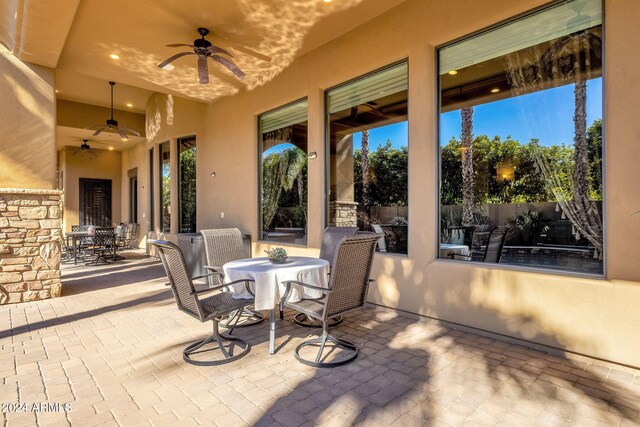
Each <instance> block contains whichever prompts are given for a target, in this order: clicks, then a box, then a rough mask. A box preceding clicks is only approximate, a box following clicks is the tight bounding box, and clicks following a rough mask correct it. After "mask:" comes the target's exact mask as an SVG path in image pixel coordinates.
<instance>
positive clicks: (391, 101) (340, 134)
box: [326, 62, 409, 254]
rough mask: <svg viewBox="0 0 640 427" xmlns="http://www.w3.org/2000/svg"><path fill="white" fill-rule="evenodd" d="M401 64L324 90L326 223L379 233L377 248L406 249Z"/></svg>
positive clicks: (406, 148) (404, 67)
mask: <svg viewBox="0 0 640 427" xmlns="http://www.w3.org/2000/svg"><path fill="white" fill-rule="evenodd" d="M407 68H408V66H407V63H406V62H403V63H400V64H397V65H394V66H391V67H387V68H385V69H383V70H380V71H377V72H374V73H372V74H369V75H367V76H365V77H362V78H360V79H357V80H354V81H352V82H349V83H347V84H345V85H341V86H339V87H336V88H334V89H330V90H329V91H327V94H326V98H327V100H326V102H327V109H328V113H329V117H328V120H327V125H328V130H327V135H328V141H327V144H328V150H327V152H328V154H329V185H328V190H329V195H328V200H329V209H328V212H329V225H331V226H339V227H344V226H358V228H359V229H360V230H362V231H375V232H378V233H383V234H384V235H385V237H384V239H381V241H380V242H379V243H378V250H379V251H381V252H391V253H401V254H406V253H407V247H408V236H409V233H408V225H409V223H408V206H409V205H408V180H407V179H408V175H407V166H408V160H409V144H408V121H407V120H408V106H407V91H408V80H407Z"/></svg>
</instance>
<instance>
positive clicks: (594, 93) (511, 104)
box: [263, 78, 602, 156]
mask: <svg viewBox="0 0 640 427" xmlns="http://www.w3.org/2000/svg"><path fill="white" fill-rule="evenodd" d="M573 112H574V101H573V85H572V84H570V85H564V86H560V87H557V88H553V89H548V90H544V91H539V92H534V93H530V94H527V95H522V96H518V97H514V98H507V99H503V100H501V101H496V102H491V103H489V104H481V105H478V106H476V107H475V108H474V112H473V134H474V135H476V136H478V135H487V136H489V138H493V137H494V136H496V135H499V136H500V137H501V138H502V139H503V140H504V139H506V138H507V136H511V138H512V139H515V140H517V141H520V142H521V143H527V142H529V140H531V138H537V139H539V140H540V144H541V145H547V146H548V145H554V144H556V145H560V144H562V143H564V144H573ZM599 118H602V78H597V79H592V80H589V82H588V83H587V126H589V125H591V123H592V122H593V121H594V120H596V119H599ZM408 126H409V125H408V122H406V121H405V122H400V123H395V124H392V125H388V126H384V127H381V128H377V129H371V130H370V131H369V146H370V149H371V150H372V151H373V150H375V149H376V148H377V147H378V146H381V145H384V144H385V143H386V142H387V140H390V141H391V145H393V146H394V147H396V148H399V147H402V146H406V145H407V144H408V138H409V131H408ZM460 130H461V129H460V110H455V111H451V112H448V113H444V114H442V115H441V116H440V144H441V145H444V144H447V142H449V140H450V139H451V137H455V138H460ZM291 146H292V145H291V144H284V145H282V144H281V145H278V146H276V147H272V148H270V149H268V150H267V151H266V152H265V153H264V154H263V155H264V156H267V155H269V154H271V153H273V152H276V151H282V150H283V149H285V148H289V147H291ZM361 147H362V133H361V132H357V133H355V134H354V135H353V149H354V150H357V149H360V148H361Z"/></svg>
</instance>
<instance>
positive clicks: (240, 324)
mask: <svg viewBox="0 0 640 427" xmlns="http://www.w3.org/2000/svg"><path fill="white" fill-rule="evenodd" d="M263 320H264V314H262V313H260V312H258V311H255V310H250V309H248V308H246V307H245V308H243V309H241V310H238V311H236V312H235V313H232V314H231V315H230V316H229V318H228V319H227V321H226V322H224V323H222V326H223V327H225V328H227V329H235V328H245V327H247V326H253V325H257V324H258V323H260V322H262V321H263Z"/></svg>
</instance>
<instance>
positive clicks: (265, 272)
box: [222, 256, 329, 310]
mask: <svg viewBox="0 0 640 427" xmlns="http://www.w3.org/2000/svg"><path fill="white" fill-rule="evenodd" d="M222 268H223V270H224V275H225V281H227V282H232V281H234V280H242V279H253V280H255V285H252V289H254V292H255V294H256V296H255V298H256V300H255V308H256V310H271V309H273V308H274V307H276V306H277V304H278V302H280V296H281V295H282V294H283V293H284V290H285V286H284V285H283V284H282V282H284V281H287V280H298V281H300V282H305V283H309V284H311V285H315V286H323V287H327V286H328V283H327V272H328V271H329V263H328V262H327V261H325V260H323V259H319V258H310V257H298V256H290V257H289V258H288V259H287V261H286V262H285V263H284V264H273V263H271V262H269V260H268V259H267V258H249V259H241V260H237V261H231V262H228V263H226V264H225V265H224V266H223V267H222ZM303 296H306V297H309V298H318V297H320V296H322V293H321V292H319V291H313V290H302V288H301V287H299V286H297V287H294V289H293V290H292V292H291V295H290V296H289V301H300V299H302V297H303ZM234 298H251V295H250V294H249V293H248V292H246V290H245V287H244V284H243V283H240V284H237V285H234Z"/></svg>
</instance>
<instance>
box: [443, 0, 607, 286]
mask: <svg viewBox="0 0 640 427" xmlns="http://www.w3.org/2000/svg"><path fill="white" fill-rule="evenodd" d="M439 74H440V162H441V164H440V219H441V223H440V224H441V226H440V254H439V256H440V257H441V258H450V259H457V260H470V261H480V262H483V261H484V262H499V263H501V264H514V265H526V266H534V267H543V268H549V269H557V270H569V271H578V272H583V273H592V274H602V273H603V241H604V237H603V223H602V199H603V185H602V126H603V125H602V4H601V1H600V0H574V1H569V2H563V3H561V4H560V5H556V6H554V7H551V8H547V9H545V10H542V11H538V12H536V13H534V14H531V15H529V16H527V17H526V18H523V19H519V20H516V21H514V22H512V23H509V24H506V25H502V26H500V27H498V28H496V29H494V30H491V31H487V32H484V33H482V34H480V35H478V36H475V37H472V38H469V39H467V40H464V41H462V42H459V43H456V44H453V45H450V46H447V47H444V48H442V49H440V50H439Z"/></svg>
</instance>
